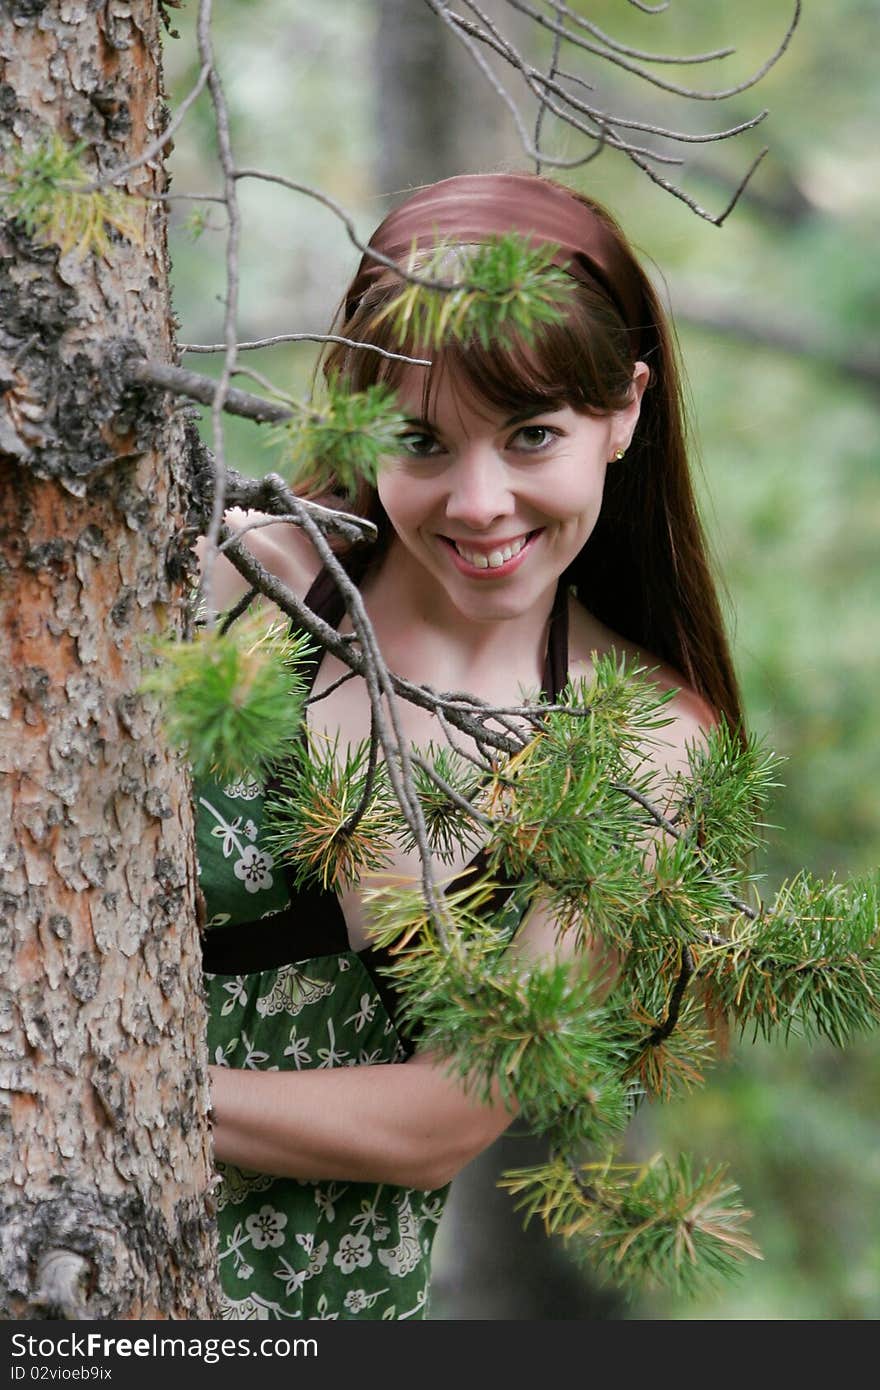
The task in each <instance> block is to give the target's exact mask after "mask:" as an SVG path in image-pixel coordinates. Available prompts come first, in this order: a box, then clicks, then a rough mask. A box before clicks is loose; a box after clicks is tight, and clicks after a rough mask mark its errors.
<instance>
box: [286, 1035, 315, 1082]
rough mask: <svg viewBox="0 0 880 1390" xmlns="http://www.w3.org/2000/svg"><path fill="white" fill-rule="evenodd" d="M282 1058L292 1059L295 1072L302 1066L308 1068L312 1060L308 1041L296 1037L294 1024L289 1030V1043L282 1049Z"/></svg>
mask: <svg viewBox="0 0 880 1390" xmlns="http://www.w3.org/2000/svg"><path fill="white" fill-rule="evenodd" d="M284 1056H285V1057H292V1058H293V1065H294V1066H295V1067H296V1069H297V1071H301V1070H302V1068H303V1066H308V1064H309V1062H310V1061H311V1060H312V1054H311V1053H310V1052H309V1040H308V1038H298V1037H297V1036H296V1024H294V1025H293V1027H292V1028H291V1030H290V1043H289V1044H288V1046H287V1047H285V1049H284Z"/></svg>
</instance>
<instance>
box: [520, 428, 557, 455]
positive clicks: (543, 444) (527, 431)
mask: <svg viewBox="0 0 880 1390" xmlns="http://www.w3.org/2000/svg"><path fill="white" fill-rule="evenodd" d="M558 438H559V431H558V430H554V429H551V428H550V426H549V425H523V427H522V429H519V430H517V432H516V434H515V435H514V436H513V439H512V440H511V444H512V445H513V446H514V447H515V448H520V449H529V450H532V451H537V450H538V449H546V448H547V446H548V445H549V444H552V443H553V440H554V439H558Z"/></svg>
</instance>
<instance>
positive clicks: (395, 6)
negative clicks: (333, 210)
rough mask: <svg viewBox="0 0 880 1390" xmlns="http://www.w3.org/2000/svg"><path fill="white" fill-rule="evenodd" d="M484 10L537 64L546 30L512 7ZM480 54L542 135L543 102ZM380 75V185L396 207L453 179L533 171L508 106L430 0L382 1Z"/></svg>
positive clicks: (490, 56)
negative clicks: (406, 196) (412, 193)
mask: <svg viewBox="0 0 880 1390" xmlns="http://www.w3.org/2000/svg"><path fill="white" fill-rule="evenodd" d="M480 8H481V9H482V10H483V11H484V12H485V13H486V14H488V16H489V18H490V19H491V20H493V21H494V22H496V23H497V24H498V25H499V27H500V28H501V29H502V31H503V33H504V35H505V37H506V38H508V39H509V40H511V41H512V42H513V43H514V44H515V45H516V46H517V48H518V49H519V51H520V52H521V53H522V54H523V55H524V56H525V57H527V58H529V59H530V60H531V61H534V60H535V52H534V48H535V43H536V34H537V29H536V26H535V25H534V24H533V22H532V21H531V20H530V19H528V18H527V17H526V16H524V15H522V14H519V13H517V11H515V10H512V9H511V8H510V7H509V5H507V4H505V3H503V0H485V3H484V4H483V5H481V7H480ZM469 17H470V18H472V17H473V16H469ZM478 47H479V49H480V53H481V54H482V56H483V58H484V59H485V61H486V62H487V63H488V65H489V67H490V68H491V69H492V70H493V72H494V73H495V74H496V76H497V77H498V78H499V80H500V81H501V82H502V83H503V84H504V86H505V87H506V88H507V89H508V91H509V92H510V94H511V96H512V97H513V98H514V99H515V101H516V104H517V106H518V108H519V110H520V111H521V113H522V115H523V117H524V119H525V121H526V124H527V127H528V129H529V131H530V132H533V130H534V124H535V115H536V112H537V103H536V102H535V100H534V98H533V97H532V96H531V95H530V94H529V93H528V92H527V91H526V89H525V87H524V86H523V83H522V81H521V80H519V79H518V78H517V77H516V75H515V74H514V72H513V69H512V68H511V67H510V66H509V64H507V63H505V61H504V60H503V59H502V58H499V57H498V56H497V54H494V53H493V52H492V51H491V49H489V48H487V47H485V46H484V45H478ZM374 70H375V73H376V122H377V130H376V133H377V137H378V138H377V144H376V186H377V188H378V190H379V192H380V193H381V194H383V195H385V196H387V197H388V198H389V200H390V202H392V203H394V202H399V201H400V198H401V196H402V194H403V193H404V192H406V190H407V189H410V188H415V187H418V186H419V185H420V184H423V183H431V182H433V181H434V180H435V179H445V178H449V177H450V176H451V175H453V174H473V173H483V172H485V171H487V170H491V169H500V168H508V167H509V168H517V169H525V168H527V167H529V163H528V158H527V156H526V154H525V153H524V151H523V148H522V144H521V142H520V139H519V136H518V134H517V131H516V126H515V124H514V121H513V118H512V116H511V114H510V111H509V110H508V108H507V106H506V105H505V103H504V101H503V100H502V99H501V97H500V96H499V95H498V94H497V92H495V91H493V90H492V88H491V86H490V85H489V83H488V82H487V80H486V78H485V77H484V76H483V75H482V74H481V72H480V71H479V69H478V67H477V66H476V64H475V63H474V60H473V58H472V57H471V56H470V54H469V53H468V52H467V50H466V49H465V47H464V46H463V44H462V43H461V42H460V40H459V39H458V38H456V36H455V35H454V34H453V33H452V32H451V31H450V29H449V28H447V26H446V25H445V24H444V23H443V22H442V20H441V19H439V18H438V16H437V15H436V14H435V13H434V12H433V10H431V9H430V8H429V7H428V6H427V5H426V4H425V3H424V0H379V3H378V20H377V26H376V39H375V63H374Z"/></svg>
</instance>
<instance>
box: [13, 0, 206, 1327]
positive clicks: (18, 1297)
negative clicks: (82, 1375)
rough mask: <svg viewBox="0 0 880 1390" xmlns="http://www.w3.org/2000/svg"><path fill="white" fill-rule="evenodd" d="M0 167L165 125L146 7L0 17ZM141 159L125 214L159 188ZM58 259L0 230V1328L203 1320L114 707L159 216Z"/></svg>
mask: <svg viewBox="0 0 880 1390" xmlns="http://www.w3.org/2000/svg"><path fill="white" fill-rule="evenodd" d="M4 11H5V15H6V16H7V17H5V18H4V20H3V25H2V30H0V59H2V60H3V61H4V63H5V72H4V75H3V79H2V83H0V123H2V126H3V142H4V144H5V146H6V149H7V154H8V153H9V152H10V151H11V150H12V149H15V148H17V147H19V146H20V145H22V144H23V145H24V147H25V148H27V149H30V148H33V147H34V145H35V144H36V142H37V141H38V140H40V139H41V138H43V137H44V136H45V135H46V134H47V133H49V132H50V131H51V130H55V131H57V132H59V133H60V134H61V135H62V136H63V138H64V140H65V142H66V143H68V144H72V143H73V142H75V141H76V140H85V141H86V142H87V143H88V147H89V148H88V150H87V151H86V154H85V156H84V158H85V160H86V161H87V165H88V167H89V169H90V170H93V171H94V172H95V173H98V172H100V171H102V170H105V169H108V168H110V167H113V166H115V165H119V164H121V163H123V162H125V161H126V160H129V159H131V158H133V157H136V156H137V154H138V152H139V151H142V150H143V149H145V148H146V146H147V145H148V144H149V143H150V141H151V140H153V139H154V138H155V136H156V134H157V133H158V132H159V131H160V130H161V128H162V124H163V122H164V120H165V119H166V112H165V107H164V104H163V102H162V99H161V76H160V60H159V33H158V15H157V7H156V5H155V4H154V3H143V4H140V5H136V6H132V5H130V4H127V3H125V4H124V3H121V0H108V2H107V3H106V4H101V5H95V4H91V3H79V0H66V2H65V0H48V3H46V0H9V3H7V4H6V5H5V6H4ZM164 186H165V176H164V173H163V171H162V167H161V163H160V162H159V161H155V160H154V161H152V162H151V163H150V165H149V166H147V167H143V168H139V169H135V170H134V171H133V172H132V173H131V174H129V176H128V182H127V188H128V191H129V192H131V193H135V194H150V193H156V192H162V191H163V190H164ZM134 210H135V218H136V220H137V222H138V223H139V226H140V229H141V235H142V238H143V244H142V245H140V244H138V243H137V241H136V240H128V239H126V238H125V237H123V236H121V235H120V234H118V233H114V232H111V234H110V243H111V244H110V248H109V251H108V252H107V254H106V256H101V255H99V254H96V253H94V252H92V253H89V254H88V255H85V256H83V257H82V258H79V257H78V256H77V254H76V252H75V251H74V252H71V253H69V254H64V255H59V252H58V249H57V248H56V247H51V246H45V245H39V244H36V243H35V242H33V241H31V240H29V238H28V237H27V236H26V235H25V234H24V232H23V230H22V228H21V225H20V224H16V223H6V224H4V225H2V226H0V379H2V385H0V391H2V392H3V395H2V396H0V450H2V453H0V584H2V589H3V603H2V610H0V615H2V622H0V713H2V720H3V724H2V725H0V729H2V743H0V767H2V770H3V773H4V774H5V776H4V777H3V780H2V784H0V827H2V831H0V834H2V837H3V838H2V843H0V855H2V870H3V872H4V877H3V886H2V894H0V921H2V932H0V974H2V980H3V986H2V990H0V1074H2V1077H0V1085H2V1086H3V1088H4V1090H3V1098H4V1105H3V1108H2V1110H0V1170H2V1173H3V1200H2V1207H0V1222H2V1225H0V1311H2V1314H3V1316H5V1317H7V1318H33V1317H37V1318H44V1317H56V1318H57V1317H72V1316H86V1317H91V1318H102V1319H103V1318H167V1317H175V1318H187V1317H192V1318H199V1317H210V1316H211V1315H212V1312H213V1310H214V1308H215V1302H214V1288H215V1277H214V1274H213V1272H212V1270H213V1267H214V1264H215V1256H216V1250H215V1237H214V1226H213V1221H212V1219H211V1216H210V1215H209V1209H210V1200H208V1201H207V1202H206V1193H207V1192H208V1189H209V1187H210V1183H211V1161H210V1145H209V1141H208V1127H207V1121H206V1109H207V1087H206V1072H205V1061H206V1058H205V1049H204V1017H203V1009H202V1004H201V983H200V975H199V968H200V953H199V947H198V937H197V928H196V923H195V921H194V916H193V910H192V902H193V899H194V874H195V869H194V854H193V840H192V824H191V814H190V804H189V794H188V786H187V781H186V776H185V773H184V771H183V768H182V765H181V763H180V762H179V761H178V760H177V759H176V758H175V757H172V756H171V755H170V754H169V753H168V752H167V750H166V749H165V748H164V746H163V744H162V739H161V732H160V727H159V723H158V720H157V715H156V710H155V708H154V707H153V705H152V703H151V702H150V701H149V700H147V699H145V698H143V697H141V696H140V695H139V694H138V693H137V691H138V686H139V683H140V680H141V678H142V675H143V673H144V671H145V670H146V669H147V668H148V667H149V666H150V664H151V657H150V654H149V651H148V649H147V648H146V647H145V645H144V643H143V639H144V638H147V637H149V636H151V635H153V634H158V633H163V632H168V631H169V630H170V629H173V630H176V631H180V630H182V628H183V627H184V626H185V623H186V616H185V615H186V602H185V600H186V593H187V589H188V576H187V564H188V562H187V548H186V538H185V537H184V535H183V527H184V520H185V513H186V507H187V478H186V468H185V460H186V458H187V450H186V448H185V431H186V421H185V417H184V415H182V414H181V413H180V411H179V410H176V409H175V408H174V407H172V406H170V405H168V404H166V398H165V397H163V396H161V395H158V394H148V393H145V392H144V391H142V390H139V391H133V390H131V389H129V388H128V387H127V386H126V379H125V371H124V363H125V360H126V357H127V355H128V354H129V353H130V352H131V351H141V352H144V353H146V354H148V355H149V356H150V357H151V358H153V359H158V360H160V361H161V360H166V361H168V360H172V358H173V347H172V328H173V325H172V321H171V313H170V304H169V295H168V263H167V248H166V241H165V218H164V209H163V207H162V205H161V204H160V203H157V202H144V203H142V204H136V205H134Z"/></svg>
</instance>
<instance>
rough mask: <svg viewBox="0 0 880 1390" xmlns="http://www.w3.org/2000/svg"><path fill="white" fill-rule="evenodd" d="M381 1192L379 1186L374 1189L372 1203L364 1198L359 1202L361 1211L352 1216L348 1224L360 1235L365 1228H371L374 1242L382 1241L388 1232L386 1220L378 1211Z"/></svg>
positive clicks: (381, 1189)
mask: <svg viewBox="0 0 880 1390" xmlns="http://www.w3.org/2000/svg"><path fill="white" fill-rule="evenodd" d="M382 1191H383V1188H382V1186H381V1185H380V1186H379V1187H377V1188H376V1192H375V1195H374V1197H373V1200H372V1201H370V1200H369V1199H367V1198H365V1199H364V1200H363V1201H362V1202H361V1209H360V1211H359V1212H358V1214H357V1216H353V1217H352V1218H351V1221H350V1222H349V1225H351V1226H354V1228H355V1230H356V1231H358V1232H359V1234H360V1235H363V1234H364V1232H365V1231H366V1229H367V1227H368V1226H371V1227H372V1230H373V1239H374V1240H384V1239H385V1237H386V1236H387V1235H388V1230H389V1227H388V1221H387V1218H386V1217H385V1215H384V1214H383V1213H382V1211H380V1209H379V1202H380V1200H381V1197H382Z"/></svg>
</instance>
